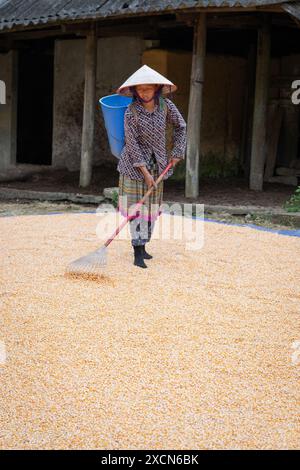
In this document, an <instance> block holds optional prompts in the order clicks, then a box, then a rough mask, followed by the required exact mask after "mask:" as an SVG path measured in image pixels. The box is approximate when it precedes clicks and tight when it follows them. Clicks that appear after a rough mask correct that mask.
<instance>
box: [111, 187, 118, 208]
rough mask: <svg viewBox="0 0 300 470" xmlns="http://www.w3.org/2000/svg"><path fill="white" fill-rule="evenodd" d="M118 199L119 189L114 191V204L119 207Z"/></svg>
mask: <svg viewBox="0 0 300 470" xmlns="http://www.w3.org/2000/svg"><path fill="white" fill-rule="evenodd" d="M118 201H119V193H118V191H113V193H112V205H113V206H114V207H116V208H117V207H118Z"/></svg>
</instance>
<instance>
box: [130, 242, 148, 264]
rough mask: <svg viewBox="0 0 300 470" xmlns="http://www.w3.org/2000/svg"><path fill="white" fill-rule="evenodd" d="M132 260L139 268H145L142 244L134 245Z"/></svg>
mask: <svg viewBox="0 0 300 470" xmlns="http://www.w3.org/2000/svg"><path fill="white" fill-rule="evenodd" d="M133 249H134V262H133V264H134V265H135V266H139V267H140V268H147V267H148V266H147V265H146V264H145V262H144V258H143V246H142V245H140V246H134V247H133Z"/></svg>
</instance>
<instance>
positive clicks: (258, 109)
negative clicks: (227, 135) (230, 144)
mask: <svg viewBox="0 0 300 470" xmlns="http://www.w3.org/2000/svg"><path fill="white" fill-rule="evenodd" d="M270 48H271V33H270V23H269V21H268V20H265V22H264V24H263V26H262V27H260V28H259V30H258V38H257V54H256V79H255V99H254V114H253V129H252V148H251V163H250V182H249V188H250V189H254V190H256V191H262V189H263V179H264V165H265V159H266V134H267V105H268V93H269V76H270Z"/></svg>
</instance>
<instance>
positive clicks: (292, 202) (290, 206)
mask: <svg viewBox="0 0 300 470" xmlns="http://www.w3.org/2000/svg"><path fill="white" fill-rule="evenodd" d="M283 207H284V209H286V210H287V212H300V186H297V189H296V191H295V194H293V195H292V196H291V197H290V199H289V200H288V201H286V202H285V204H284V206H283Z"/></svg>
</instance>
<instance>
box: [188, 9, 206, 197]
mask: <svg viewBox="0 0 300 470" xmlns="http://www.w3.org/2000/svg"><path fill="white" fill-rule="evenodd" d="M205 50H206V14H205V13H200V14H199V16H198V18H197V20H196V22H195V24H194V41H193V58H192V71H191V85H190V97H189V110H188V119H187V155H186V177H185V196H186V197H191V198H196V197H197V196H198V195H199V157H200V130H201V114H202V95H203V81H204V60H205Z"/></svg>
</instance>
